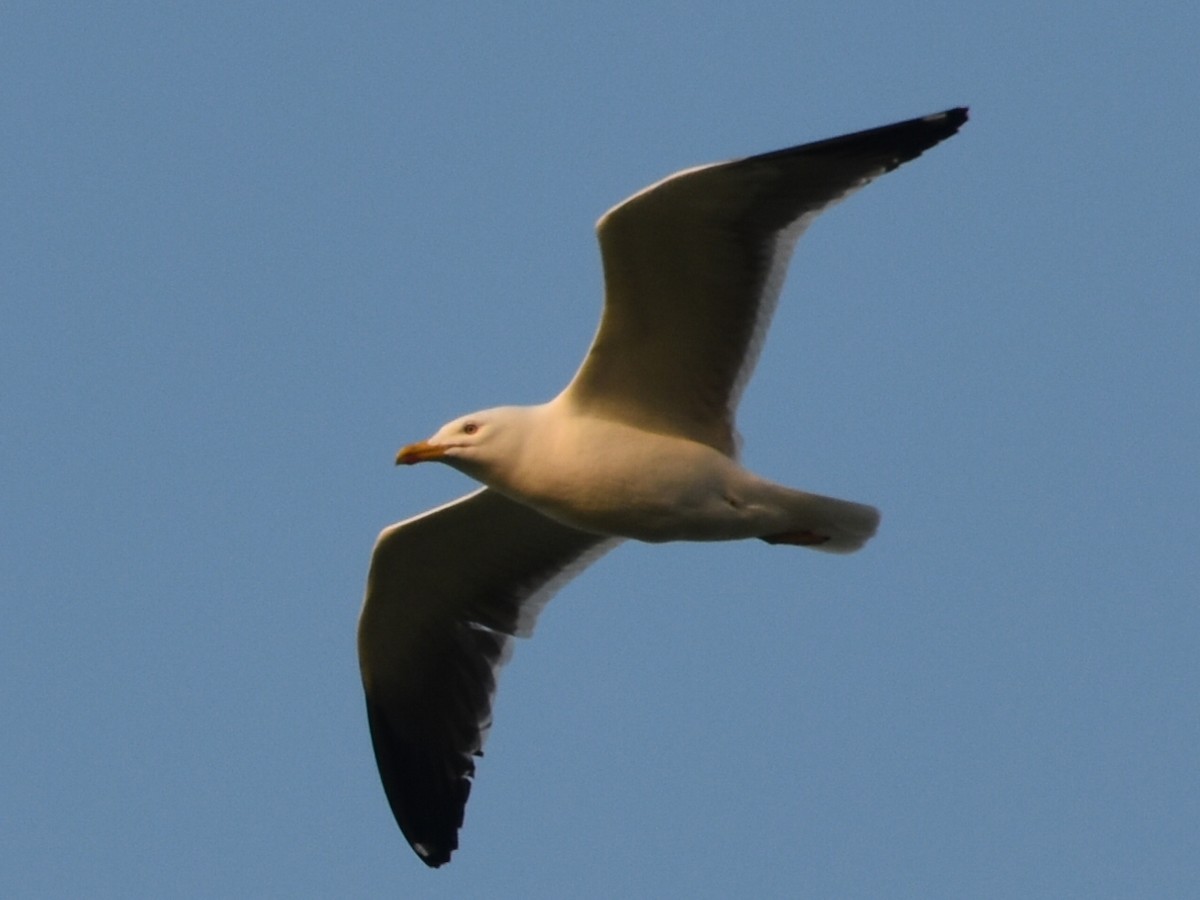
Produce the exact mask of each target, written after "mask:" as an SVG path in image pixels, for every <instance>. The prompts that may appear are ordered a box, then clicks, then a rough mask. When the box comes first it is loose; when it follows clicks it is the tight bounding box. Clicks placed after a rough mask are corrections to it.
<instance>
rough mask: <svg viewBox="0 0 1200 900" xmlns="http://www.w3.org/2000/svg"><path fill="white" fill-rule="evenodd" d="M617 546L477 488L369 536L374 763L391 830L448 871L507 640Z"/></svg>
mask: <svg viewBox="0 0 1200 900" xmlns="http://www.w3.org/2000/svg"><path fill="white" fill-rule="evenodd" d="M616 543H618V542H617V541H615V540H611V539H608V538H605V537H603V536H600V535H594V534H588V533H586V532H582V531H577V530H576V529H573V528H569V527H567V526H564V525H560V524H558V523H557V522H554V521H552V520H550V519H547V518H546V517H545V516H542V515H541V514H540V513H538V512H536V511H534V510H532V509H530V508H528V507H525V506H522V505H521V504H519V503H516V502H514V501H512V500H509V499H507V498H505V497H504V496H502V495H500V494H497V493H495V492H494V491H491V490H488V489H483V490H480V491H476V492H475V493H473V494H470V495H468V496H466V497H464V498H462V499H460V500H457V501H455V502H453V503H449V504H447V505H445V506H442V507H439V508H438V509H435V510H432V511H430V512H428V513H425V514H424V515H421V516H417V517H416V518H413V519H410V520H408V521H406V522H401V523H399V524H397V525H393V526H391V527H390V528H387V529H385V530H384V531H383V533H382V534H381V535H380V536H379V540H378V541H377V542H376V545H375V550H374V553H373V554H372V558H371V567H370V572H369V574H368V577H367V590H366V600H365V602H364V604H363V610H362V614H361V616H360V618H359V626H358V648H359V664H360V668H361V672H362V679H363V687H364V690H365V692H366V704H367V720H368V723H369V726H370V732H371V743H372V746H373V747H374V751H375V760H376V763H377V765H378V767H379V775H380V778H381V780H382V782H383V787H384V792H385V794H386V795H387V799H388V804H389V806H390V807H391V810H392V814H393V815H394V816H395V819H396V823H397V824H398V825H399V826H400V830H401V832H402V833H403V834H404V837H405V838H406V839H407V840H408V842H409V844H410V845H411V846H412V848H413V850H414V851H415V852H416V853H417V855H418V857H420V859H421V860H422V861H423V862H424V863H425V864H426V865H428V866H431V867H437V866H440V865H442V864H443V863H445V862H447V861H449V859H450V855H451V853H453V851H454V850H456V849H457V847H458V831H459V829H460V828H461V827H462V824H463V815H464V811H465V808H466V804H467V799H468V796H469V795H470V790H471V781H472V779H473V777H474V774H475V757H476V756H481V755H482V750H483V744H484V741H485V739H486V736H487V731H488V728H489V727H490V726H491V714H492V699H493V697H494V695H495V691H496V677H497V672H498V670H499V669H500V667H501V666H502V665H503V664H504V663H505V662H506V661H507V659H508V657H509V655H510V654H511V650H512V642H513V637H514V636H528V635H529V634H531V633H532V630H533V626H534V624H535V621H536V618H537V614H538V612H539V611H540V610H541V608H542V607H543V606H544V605H545V604H546V603H547V602H548V601H549V599H550V598H551V597H552V596H553V594H554V593H555V592H556V591H557V590H558V589H559V588H561V587H562V585H563V584H565V583H566V582H567V581H568V580H570V578H571V577H573V576H574V575H576V574H578V573H579V572H580V571H582V570H583V568H584V567H586V566H587V565H588V564H590V563H591V562H593V561H594V560H596V559H597V558H599V556H601V555H602V554H603V553H604V552H605V551H607V550H608V549H610V548H611V547H612V546H615V544H616Z"/></svg>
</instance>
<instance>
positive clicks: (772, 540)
mask: <svg viewBox="0 0 1200 900" xmlns="http://www.w3.org/2000/svg"><path fill="white" fill-rule="evenodd" d="M759 540H763V541H766V542H767V543H768V544H791V545H793V546H795V547H818V546H820V545H821V544H826V543H828V542H829V535H827V534H817V533H816V532H815V531H784V532H781V533H780V534H767V535H763V536H762V537H761V538H760V539H759Z"/></svg>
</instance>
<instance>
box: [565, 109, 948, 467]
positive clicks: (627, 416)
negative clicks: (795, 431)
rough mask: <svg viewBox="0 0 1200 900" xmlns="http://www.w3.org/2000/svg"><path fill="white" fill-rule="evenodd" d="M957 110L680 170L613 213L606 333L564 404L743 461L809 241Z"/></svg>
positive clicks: (933, 139) (930, 141) (607, 229)
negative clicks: (780, 310) (742, 407)
mask: <svg viewBox="0 0 1200 900" xmlns="http://www.w3.org/2000/svg"><path fill="white" fill-rule="evenodd" d="M966 119H967V111H966V109H961V108H960V109H952V110H948V111H946V112H942V113H938V114H936V115H932V116H926V117H924V118H921V119H911V120H909V121H906V122H898V123H896V124H894V125H886V126H884V127H882V128H873V129H871V130H869V131H860V132H857V133H855V134H848V135H845V136H843V137H836V138H831V139H829V140H825V141H818V142H816V143H813V144H804V145H802V146H798V147H792V148H789V149H787V150H777V151H775V152H773V153H764V154H762V155H760V156H751V157H748V158H746V159H741V160H736V161H734V162H727V163H719V164H716V165H711V166H701V167H699V168H695V169H689V170H686V171H683V172H679V173H677V174H675V175H672V176H670V177H669V178H667V179H665V180H663V181H660V182H658V183H657V184H655V185H652V186H650V187H648V188H646V189H645V190H643V191H641V192H640V193H638V194H635V195H634V196H633V197H630V198H629V199H628V200H626V201H624V202H623V203H621V204H619V205H618V206H616V207H614V208H613V209H611V210H609V212H608V213H606V214H605V215H604V217H603V218H601V219H600V222H599V224H598V225H597V232H598V234H599V238H600V250H601V253H602V255H603V258H604V281H605V300H604V313H603V316H602V318H601V320H600V328H599V330H598V331H597V333H596V337H595V339H594V340H593V342H592V346H591V349H590V350H589V351H588V355H587V357H586V358H585V359H584V361H583V365H582V367H581V368H580V370H579V372H578V373H577V374H576V375H575V378H574V380H573V381H572V382H571V384H570V385H569V386H568V387H567V389H566V391H565V392H564V395H565V396H566V397H567V398H569V399H570V400H571V401H572V402H574V403H575V404H576V405H577V407H578V408H579V409H581V410H583V411H587V412H589V413H592V414H595V415H601V416H605V417H607V418H612V419H616V420H618V421H623V422H626V423H628V424H630V425H634V426H637V427H641V428H646V429H648V430H653V431H659V432H664V433H668V434H678V435H680V436H683V437H689V438H692V439H693V440H697V441H701V442H703V443H706V444H708V445H710V446H712V447H715V448H716V449H718V450H721V451H722V452H725V453H732V452H733V450H734V437H733V434H734V430H733V429H734V421H733V420H734V412H735V408H736V406H737V402H738V399H739V397H740V394H741V390H742V388H743V387H744V386H745V383H746V381H747V379H748V378H749V376H750V374H751V372H752V371H753V368H754V364H755V362H756V360H757V358H758V351H759V349H760V348H761V345H762V340H763V337H764V336H765V334H766V330H767V326H768V325H769V324H770V320H771V315H772V313H773V312H774V310H775V304H776V301H777V300H778V297H779V291H780V288H781V287H782V285H783V279H784V275H785V273H786V270H787V265H788V262H789V260H790V259H791V255H792V249H793V247H794V246H795V243H796V241H797V240H798V239H799V237H800V234H801V233H802V232H803V231H804V229H805V228H806V227H807V226H808V224H809V223H810V222H811V221H812V220H813V219H814V218H815V217H816V216H817V215H818V214H819V213H820V212H822V211H823V210H825V209H828V208H829V207H830V206H831V205H833V204H834V203H836V202H838V201H839V200H842V199H844V198H845V197H846V196H848V195H849V194H850V193H852V192H853V191H855V190H857V189H858V188H861V187H863V186H864V185H866V184H867V183H868V182H869V181H871V179H873V178H875V177H877V176H879V175H882V174H883V173H885V172H889V171H891V170H892V169H895V168H896V167H897V166H899V165H901V164H902V163H904V162H907V161H908V160H911V159H914V158H916V157H917V156H920V155H921V153H922V152H924V151H925V150H928V149H929V148H930V147H932V146H934V145H935V144H937V143H938V142H940V141H943V140H945V139H946V138H948V137H950V136H951V135H952V134H954V133H955V132H956V131H958V129H959V127H960V126H961V125H962V124H963V122H965V121H966Z"/></svg>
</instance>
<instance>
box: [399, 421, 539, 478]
mask: <svg viewBox="0 0 1200 900" xmlns="http://www.w3.org/2000/svg"><path fill="white" fill-rule="evenodd" d="M520 413H521V410H520V409H519V408H515V407H502V408H499V409H488V410H484V411H482V412H477V413H471V414H470V415H467V416H462V417H460V418H458V419H455V420H454V421H452V422H448V423H447V424H445V425H443V426H442V427H441V428H439V429H438V430H437V433H436V434H434V435H433V437H430V438H428V439H426V440H424V441H418V442H417V443H415V444H409V445H408V446H407V447H404V448H403V449H401V450H400V452H399V453H397V454H396V465H398V466H399V465H406V466H410V465H414V464H415V463H420V462H442V463H445V464H446V465H448V466H453V467H454V468H456V469H459V470H460V471H462V472H465V473H466V474H468V475H473V476H476V477H478V474H479V473H480V472H482V471H487V470H489V469H491V468H493V467H495V466H496V465H497V464H498V463H502V462H503V461H504V460H505V459H506V458H507V457H508V456H510V455H511V454H512V453H513V452H514V449H515V448H514V443H515V441H516V440H517V439H518V438H519V433H520V431H521V429H520V427H519V423H517V422H515V421H514V420H515V419H518V418H520Z"/></svg>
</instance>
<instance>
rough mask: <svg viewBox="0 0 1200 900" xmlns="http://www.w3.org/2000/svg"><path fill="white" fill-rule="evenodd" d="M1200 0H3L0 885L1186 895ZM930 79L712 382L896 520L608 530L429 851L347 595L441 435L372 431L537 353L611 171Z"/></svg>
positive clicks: (560, 343)
mask: <svg viewBox="0 0 1200 900" xmlns="http://www.w3.org/2000/svg"><path fill="white" fill-rule="evenodd" d="M1198 9H1200V7H1197V5H1196V4H1195V3H1194V2H1193V0H1179V2H1161V3H1151V4H1148V5H1146V6H1143V7H1138V8H1137V9H1136V10H1135V9H1134V8H1133V7H1131V6H1129V5H1128V4H1125V3H1094V4H1090V5H1084V6H1081V5H1080V4H1078V3H1068V2H1062V0H1049V2H1046V0H1039V2H1016V3H1008V4H971V3H959V4H946V3H929V2H926V0H922V2H910V0H901V2H895V3H882V2H866V3H845V2H824V0H819V2H812V3H796V2H791V0H789V2H773V3H731V2H728V0H722V2H713V3H693V4H685V3H667V2H654V0H638V2H604V3H589V4H551V3H544V4H533V3H504V4H500V3H497V4H482V5H481V4H436V3H409V4H364V3H353V2H352V3H338V4H315V3H307V2H294V3H273V4H271V3H262V4H232V3H230V4H162V3H148V2H147V3H141V2H127V3H119V4H79V3H57V2H37V3H23V2H16V3H9V4H6V5H5V10H4V12H3V14H2V15H0V209H3V214H2V215H0V301H2V302H3V309H4V313H3V320H2V325H0V378H2V391H0V415H2V418H0V492H2V493H0V504H2V508H3V510H4V515H3V523H4V524H3V541H2V542H0V579H2V580H0V603H2V606H0V795H2V797H3V800H2V801H0V895H3V896H5V897H31V898H47V897H85V896H86V897H134V896H143V897H162V898H173V897H238V896H241V897H289V898H300V897H322V898H324V897H385V896H401V897H415V898H426V897H428V898H439V897H444V898H464V897H502V898H503V897H513V898H561V897H567V896H569V897H589V898H590V897H596V898H611V897H668V896H672V897H691V898H708V897H712V898H716V897H732V896H739V897H781V898H782V897H805V896H807V897H833V896H838V897H868V896H873V897H883V896H887V897H956V898H957V897H989V898H990V897H996V898H1002V897H1104V896H1114V897H1115V896H1124V897H1131V896H1147V897H1168V896H1176V897H1183V896H1196V895H1197V893H1198V892H1200V775H1198V769H1197V766H1198V762H1200V699H1198V690H1197V688H1198V685H1200V677H1198V676H1200V664H1198V662H1197V658H1198V654H1197V650H1198V647H1200V610H1198V608H1197V600H1198V599H1200V563H1198V558H1200V553H1198V551H1197V546H1196V545H1197V533H1198V531H1200V512H1198V510H1200V465H1198V463H1197V458H1198V456H1200V417H1198V415H1197V404H1198V397H1200V377H1198V374H1197V373H1198V363H1200V277H1198V276H1200V263H1198V259H1200V253H1198V251H1197V244H1196V236H1197V224H1196V223H1197V217H1196V208H1197V206H1198V205H1200V190H1198V184H1200V179H1198V177H1197V163H1196V154H1197V147H1198V146H1200V126H1198V124H1197V122H1198V119H1197V114H1196V110H1197V109H1198V108H1200V75H1198V74H1197V72H1198V70H1197V62H1196V46H1197V39H1198V36H1200V12H1197V10H1198ZM959 104H969V105H970V106H971V108H972V118H971V121H970V122H969V123H968V124H967V126H966V127H965V128H964V129H963V131H962V133H961V134H960V135H959V136H957V137H955V138H953V139H952V140H950V141H948V142H947V143H945V144H943V145H941V146H939V147H937V148H936V149H935V150H933V151H931V152H929V153H928V154H927V155H926V156H924V157H922V158H921V159H919V160H917V161H916V162H914V163H911V164H909V165H908V166H906V167H904V168H903V169H901V170H900V171H898V172H896V173H894V174H892V175H889V176H887V177H886V178H884V179H882V180H881V181H879V182H877V183H875V184H874V185H872V186H871V187H870V188H868V189H867V190H866V191H864V192H862V193H860V194H858V195H856V196H854V197H853V198H852V199H850V200H849V201H848V202H847V203H845V204H844V205H842V206H840V207H838V208H837V209H835V210H833V211H832V212H830V213H829V214H828V215H827V216H825V217H824V218H823V219H821V220H820V221H819V222H818V223H817V224H816V225H815V226H814V227H813V228H812V229H811V230H810V232H809V233H808V235H807V236H806V237H805V238H804V240H803V241H802V242H801V244H800V247H799V249H798V252H797V254H796V258H795V260H794V262H793V265H792V268H791V275H790V279H789V281H788V284H787V287H786V288H785V291H784V295H783V298H782V302H781V308H780V312H779V315H778V316H777V318H776V321H775V325H774V327H773V329H772V331H771V334H770V338H769V340H768V343H767V347H766V351H765V354H764V356H763V359H762V362H761V365H760V367H759V370H758V374H757V377H756V378H755V379H754V381H752V382H751V384H750V387H749V390H748V391H747V394H746V400H745V403H744V404H743V408H742V416H741V421H740V424H741V429H742V431H743V433H744V435H745V438H746V450H745V459H746V461H747V463H748V464H749V465H750V466H751V467H752V468H754V469H756V470H758V471H759V472H761V473H762V474H764V475H767V476H769V477H772V478H774V479H777V480H780V481H783V482H785V483H788V484H792V485H795V486H797V487H804V488H808V489H810V490H815V491H820V492H823V493H830V494H833V495H835V496H841V497H846V498H848V499H853V500H861V501H864V502H869V503H872V504H874V505H877V506H879V507H880V508H881V509H882V510H883V514H884V519H883V527H882V530H881V532H880V534H879V536H878V537H877V538H876V539H875V541H873V542H872V543H871V544H870V545H869V546H868V548H867V549H866V550H865V551H864V552H862V553H861V554H858V555H855V556H851V557H845V558H832V557H828V556H822V555H820V554H816V553H811V552H807V551H803V550H798V549H794V548H782V547H768V546H766V545H765V544H761V543H758V542H752V543H742V544H728V545H721V546H711V545H709V546H687V545H668V546H657V547H650V546H644V545H626V546H624V547H623V548H621V549H620V550H619V551H618V552H616V553H614V554H612V555H611V556H609V557H608V558H606V559H604V560H603V561H601V562H600V563H599V564H598V565H597V566H596V567H595V568H593V569H592V570H589V571H588V572H586V573H585V574H584V575H583V576H582V577H581V578H579V579H578V580H577V581H576V582H574V583H573V584H571V585H570V586H568V587H567V589H566V590H564V591H563V593H562V594H561V595H560V596H559V597H558V599H557V600H556V601H555V602H554V603H553V604H551V605H550V607H549V608H548V609H547V611H546V612H545V614H544V615H543V617H542V620H541V622H540V624H539V629H538V634H537V637H536V638H535V639H534V640H532V641H529V642H523V643H521V645H520V646H519V647H518V648H517V653H516V655H515V658H514V660H513V662H512V663H511V664H510V665H509V667H508V668H507V669H506V670H505V672H504V674H503V677H502V680H501V689H500V695H499V698H498V704H497V709H496V727H495V728H494V730H493V732H492V736H491V740H490V742H489V744H488V747H487V756H486V757H485V758H484V759H483V760H482V761H481V763H480V766H479V774H478V779H477V781H476V784H475V789H474V792H473V795H472V798H471V803H470V806H469V807H468V810H467V821H466V826H465V829H464V831H463V834H462V846H461V849H460V851H459V852H458V854H457V855H456V857H455V859H454V861H453V862H452V863H451V864H450V865H449V866H448V867H446V868H444V869H442V870H440V871H436V872H434V871H429V870H427V869H426V868H425V867H424V866H423V865H422V864H421V863H420V862H419V861H418V860H417V859H416V857H415V856H414V855H413V854H412V853H411V851H410V850H409V849H408V847H407V845H406V844H405V843H404V842H403V840H402V838H401V836H400V834H399V831H398V830H397V829H396V827H395V825H394V823H393V821H392V818H391V815H390V813H389V811H388V808H387V805H386V803H385V801H384V797H383V793H382V790H381V788H380V785H379V781H378V778H377V775H376V772H375V764H374V761H373V758H372V755H371V748H370V741H369V739H368V736H367V727H366V721H365V713H364V708H363V701H362V697H361V691H360V687H359V682H358V671H357V662H356V659H355V649H354V629H355V623H356V618H357V615H358V609H359V605H360V603H361V597H362V588H363V582H364V577H365V573H366V567H367V562H368V558H369V554H370V549H371V544H372V542H373V540H374V538H375V535H376V534H377V533H378V531H379V530H380V529H381V528H382V527H383V526H385V525H387V524H388V523H390V522H393V521H396V520H398V519H401V518H405V517H408V516H410V515H413V514H415V513H418V512H420V511H422V510H424V509H426V508H428V507H430V506H432V505H434V504H436V503H440V502H444V501H446V500H448V499H451V498H453V497H455V496H457V495H459V494H461V493H463V492H465V491H466V490H467V489H468V488H470V487H471V485H470V483H469V482H468V481H467V480H466V479H465V478H463V477H462V476H460V475H457V474H456V473H454V472H451V471H449V470H443V469H440V468H438V467H419V468H416V469H411V470H396V469H395V468H394V467H393V465H392V458H393V456H394V454H395V451H396V449H397V448H398V447H399V446H400V445H401V444H404V443H407V442H409V441H411V440H415V439H418V438H422V437H425V436H427V435H428V434H430V433H431V432H432V431H433V430H434V429H435V428H436V427H437V426H438V425H440V424H441V423H442V422H443V421H445V420H447V419H449V418H451V417H453V416H455V415H457V414H459V413H462V412H466V411H469V410H471V409H476V408H480V407H485V406H490V405H493V404H497V403H503V402H536V401H539V400H542V399H546V398H548V397H550V396H551V395H553V394H554V393H556V392H557V391H558V389H559V388H560V387H561V386H562V385H563V384H564V383H565V381H566V380H567V379H568V378H569V377H570V375H571V374H572V373H573V371H574V369H575V367H576V365H577V364H578V361H579V360H580V358H581V357H582V354H583V352H584V350H585V348H586V346H587V343H588V340H589V339H590V337H591V334H592V332H593V329H594V328H595V324H596V320H597V317H598V314H599V308H600V301H601V282H600V269H599V259H598V254H597V252H596V246H595V240H594V235H593V232H592V225H593V223H594V222H595V220H596V219H597V218H598V217H599V216H600V214H601V213H603V212H604V211H605V210H606V209H607V208H608V207H609V206H611V205H613V204H614V203H616V202H618V201H619V200H621V199H622V198H624V197H626V196H627V195H629V194H630V193H632V192H633V191H635V190H637V189H639V188H641V187H643V186H645V185H646V184H649V183H650V182H651V181H654V180H656V179H658V178H660V177H662V176H664V175H667V174H669V173H671V172H673V171H675V170H678V169H681V168H684V167H686V166H691V165H696V164H699V163H704V162H711V161H715V160H720V159H723V158H729V157H734V156H739V155H745V154H750V153H755V152H761V151H767V150H772V149H776V148H778V147H783V146H787V145H790V144H795V143H799V142H803V141H806V140H813V139H818V138H823V137H829V136H832V135H836V134H839V133H843V132H846V131H851V130H856V129H860V128H866V127H870V126H874V125H881V124H885V123H887V122H890V121H894V120H897V119H902V118H907V117H910V116H914V115H920V114H924V113H929V112H934V111H937V110H941V109H944V108H946V107H949V106H953V105H959Z"/></svg>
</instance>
